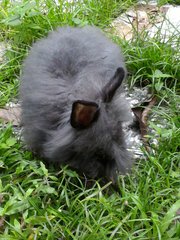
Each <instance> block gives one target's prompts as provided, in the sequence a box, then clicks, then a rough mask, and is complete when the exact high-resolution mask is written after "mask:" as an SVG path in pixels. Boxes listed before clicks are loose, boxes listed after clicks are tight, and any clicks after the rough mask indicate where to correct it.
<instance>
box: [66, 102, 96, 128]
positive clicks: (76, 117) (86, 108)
mask: <svg viewBox="0 0 180 240" xmlns="http://www.w3.org/2000/svg"><path fill="white" fill-rule="evenodd" d="M98 115H99V106H98V105H97V104H96V103H95V102H88V101H83V100H78V101H75V102H74V103H73V105H72V112H71V118H70V123H71V126H72V127H74V128H77V129H84V128H88V127H89V126H90V125H91V123H93V122H94V121H96V120H97V118H98Z"/></svg>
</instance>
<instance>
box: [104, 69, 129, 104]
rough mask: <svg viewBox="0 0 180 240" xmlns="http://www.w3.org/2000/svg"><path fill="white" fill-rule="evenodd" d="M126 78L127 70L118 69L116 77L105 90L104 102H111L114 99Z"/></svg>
mask: <svg viewBox="0 0 180 240" xmlns="http://www.w3.org/2000/svg"><path fill="white" fill-rule="evenodd" d="M124 77H125V70H124V69H123V68H122V67H119V68H117V70H116V72H115V74H114V76H113V77H112V78H111V79H110V81H109V82H108V83H107V84H106V85H105V86H104V88H103V91H102V92H103V101H104V102H110V101H111V99H112V98H113V96H114V94H115V92H116V90H117V89H118V87H120V86H121V83H122V81H123V79H124Z"/></svg>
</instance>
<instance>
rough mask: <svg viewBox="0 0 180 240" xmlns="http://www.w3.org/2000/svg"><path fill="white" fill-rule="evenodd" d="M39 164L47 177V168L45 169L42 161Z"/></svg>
mask: <svg viewBox="0 0 180 240" xmlns="http://www.w3.org/2000/svg"><path fill="white" fill-rule="evenodd" d="M40 165H41V169H42V171H43V173H44V175H45V176H46V177H47V176H48V170H47V168H46V167H45V165H44V163H43V162H40Z"/></svg>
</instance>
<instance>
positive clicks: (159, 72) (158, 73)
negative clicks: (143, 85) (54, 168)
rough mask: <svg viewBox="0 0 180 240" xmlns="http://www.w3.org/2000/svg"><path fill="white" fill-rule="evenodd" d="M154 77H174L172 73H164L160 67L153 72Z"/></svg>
mask: <svg viewBox="0 0 180 240" xmlns="http://www.w3.org/2000/svg"><path fill="white" fill-rule="evenodd" d="M153 77H154V78H168V77H172V75H170V74H164V73H162V72H161V71H160V70H159V69H156V70H155V72H154V73H153Z"/></svg>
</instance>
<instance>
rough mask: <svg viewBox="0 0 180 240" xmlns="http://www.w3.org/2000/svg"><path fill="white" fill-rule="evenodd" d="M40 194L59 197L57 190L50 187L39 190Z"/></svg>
mask: <svg viewBox="0 0 180 240" xmlns="http://www.w3.org/2000/svg"><path fill="white" fill-rule="evenodd" d="M39 192H43V193H48V194H55V195H57V192H56V190H55V189H54V188H53V187H50V186H43V188H41V189H40V190H39Z"/></svg>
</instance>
